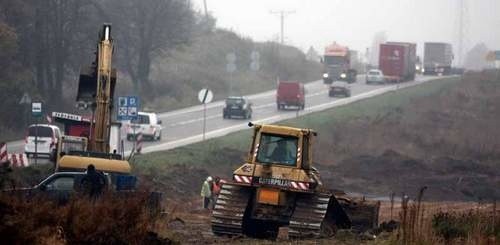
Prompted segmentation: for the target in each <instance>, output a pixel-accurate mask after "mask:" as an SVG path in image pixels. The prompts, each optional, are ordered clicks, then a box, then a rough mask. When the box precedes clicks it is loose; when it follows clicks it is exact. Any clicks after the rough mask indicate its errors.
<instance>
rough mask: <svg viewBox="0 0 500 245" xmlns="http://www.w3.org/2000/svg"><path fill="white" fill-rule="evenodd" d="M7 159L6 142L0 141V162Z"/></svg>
mask: <svg viewBox="0 0 500 245" xmlns="http://www.w3.org/2000/svg"><path fill="white" fill-rule="evenodd" d="M7 160H8V155H7V143H5V142H0V163H4V162H7Z"/></svg>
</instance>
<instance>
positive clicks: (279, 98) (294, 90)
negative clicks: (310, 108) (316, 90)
mask: <svg viewBox="0 0 500 245" xmlns="http://www.w3.org/2000/svg"><path fill="white" fill-rule="evenodd" d="M305 95H306V90H305V88H304V84H302V83H301V82H283V81H282V82H279V84H278V90H277V92H276V105H277V107H278V110H282V109H285V108H287V107H289V106H295V107H298V108H299V109H301V110H304V107H305V104H306V101H305V97H306V96H305Z"/></svg>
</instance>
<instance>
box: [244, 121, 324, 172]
mask: <svg viewBox="0 0 500 245" xmlns="http://www.w3.org/2000/svg"><path fill="white" fill-rule="evenodd" d="M254 127H255V131H254V141H253V144H252V148H251V149H250V154H249V162H250V163H253V164H261V165H277V166H280V167H292V168H301V169H309V168H310V165H311V156H310V152H311V151H310V150H309V149H310V148H311V137H313V136H314V134H315V133H314V131H312V130H310V129H298V128H292V127H285V126H277V125H255V126H254Z"/></svg>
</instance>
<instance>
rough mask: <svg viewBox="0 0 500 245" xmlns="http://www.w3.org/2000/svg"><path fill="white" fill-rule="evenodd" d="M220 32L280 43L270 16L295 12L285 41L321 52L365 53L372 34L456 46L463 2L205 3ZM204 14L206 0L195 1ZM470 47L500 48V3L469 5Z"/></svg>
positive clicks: (470, 1) (472, 1)
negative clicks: (331, 48)
mask: <svg viewBox="0 0 500 245" xmlns="http://www.w3.org/2000/svg"><path fill="white" fill-rule="evenodd" d="M206 1H207V5H208V10H209V12H210V13H211V14H212V15H213V16H215V18H217V25H218V27H222V28H227V29H232V30H233V31H235V32H237V33H239V34H240V35H243V36H246V37H251V38H253V39H254V40H257V41H268V40H278V37H279V32H280V21H279V17H278V16H277V15H273V14H271V13H270V12H271V11H278V10H286V11H294V13H293V14H289V15H288V16H287V17H286V19H285V41H286V42H287V43H288V44H292V45H294V46H297V47H299V48H301V49H303V50H306V49H307V48H308V47H310V46H314V47H315V48H316V49H317V50H318V51H320V52H322V51H323V48H324V46H325V45H327V44H329V43H331V42H332V41H337V42H339V43H342V44H347V45H349V46H350V47H352V48H353V49H357V50H362V51H364V50H365V49H366V48H367V47H369V46H370V45H371V42H372V39H373V35H374V33H375V32H378V31H385V32H386V33H387V36H388V40H389V41H409V42H416V43H417V44H418V45H419V52H422V46H423V42H425V41H442V42H451V43H453V44H454V46H455V48H456V46H457V42H458V41H457V40H458V38H457V36H458V34H457V33H458V24H457V23H458V13H459V11H458V3H459V0H206ZM193 2H194V3H195V4H196V6H197V8H198V9H199V10H202V9H203V0H193ZM466 3H467V15H466V16H467V20H468V21H467V24H466V29H465V30H466V32H467V39H466V46H468V48H470V47H471V46H472V45H474V44H476V43H477V42H480V41H481V42H485V43H486V45H487V46H488V47H490V48H492V49H500V13H499V12H500V0H467V1H466Z"/></svg>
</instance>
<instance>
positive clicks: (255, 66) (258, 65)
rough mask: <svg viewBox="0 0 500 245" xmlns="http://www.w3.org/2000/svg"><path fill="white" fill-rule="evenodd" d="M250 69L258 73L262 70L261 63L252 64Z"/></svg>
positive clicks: (253, 62) (254, 62)
mask: <svg viewBox="0 0 500 245" xmlns="http://www.w3.org/2000/svg"><path fill="white" fill-rule="evenodd" d="M250 69H252V71H258V70H259V69H260V63H259V62H258V61H252V63H250Z"/></svg>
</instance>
